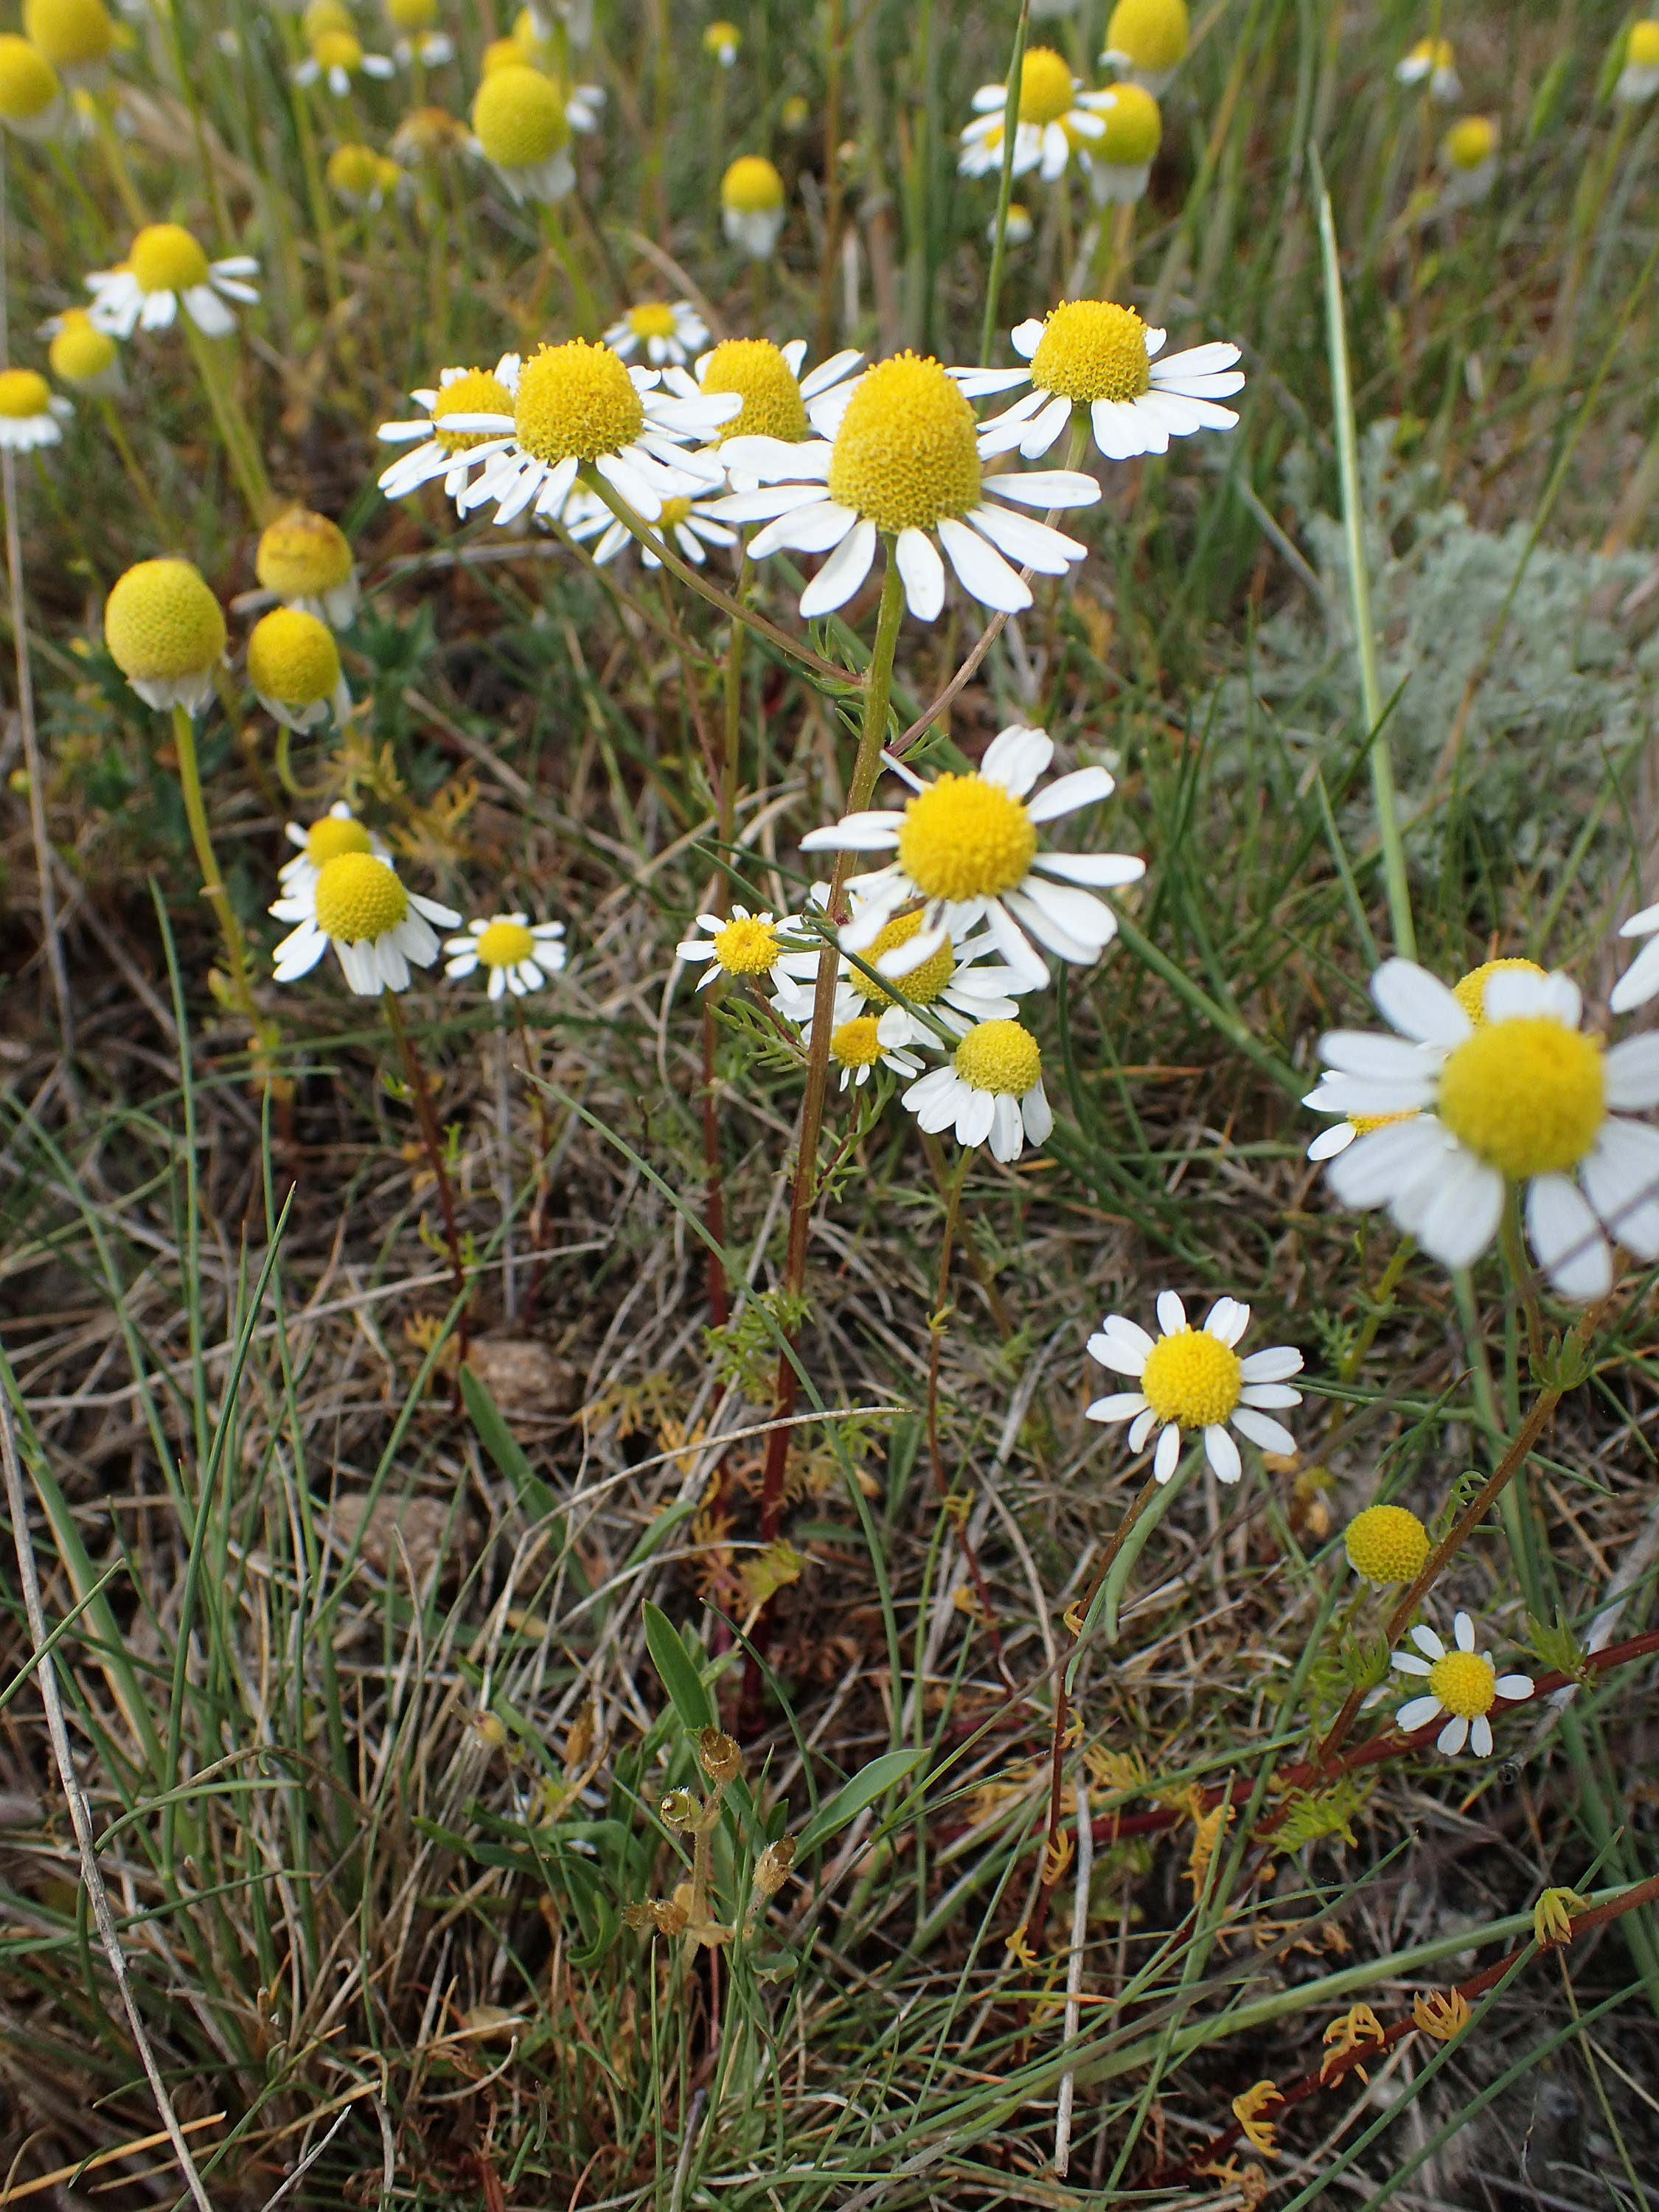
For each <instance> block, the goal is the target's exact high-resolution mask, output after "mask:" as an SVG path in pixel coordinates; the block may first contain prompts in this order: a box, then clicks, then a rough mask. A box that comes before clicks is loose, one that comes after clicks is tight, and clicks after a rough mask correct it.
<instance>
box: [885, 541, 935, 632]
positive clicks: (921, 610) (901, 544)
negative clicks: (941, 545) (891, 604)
mask: <svg viewBox="0 0 1659 2212" xmlns="http://www.w3.org/2000/svg"><path fill="white" fill-rule="evenodd" d="M893 558H894V559H895V561H896V562H897V563H898V572H899V574H900V575H901V577H902V579H903V580H904V601H905V605H907V606H908V608H909V610H910V611H911V613H912V614H913V615H915V617H916V619H917V621H918V622H933V621H934V620H935V619H936V618H937V617H938V615H939V609H940V608H941V607H942V606H943V605H945V563H944V562H943V561H941V560H940V559H939V553H938V550H937V549H936V548H935V546H934V544H933V540H932V539H931V538H929V537H927V534H926V532H923V531H920V530H901V531H900V532H899V534H898V538H897V541H896V544H895V545H894V547H893Z"/></svg>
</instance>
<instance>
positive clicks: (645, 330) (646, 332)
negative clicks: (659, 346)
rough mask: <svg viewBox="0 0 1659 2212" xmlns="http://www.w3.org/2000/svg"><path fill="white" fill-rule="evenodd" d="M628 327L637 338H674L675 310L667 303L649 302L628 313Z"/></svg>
mask: <svg viewBox="0 0 1659 2212" xmlns="http://www.w3.org/2000/svg"><path fill="white" fill-rule="evenodd" d="M628 327H629V330H630V331H633V333H634V335H635V337H636V338H671V337H673V335H674V310H673V309H672V308H671V307H669V306H668V304H667V303H666V301H662V300H647V301H642V302H641V305H640V306H639V307H630V308H629V311H628Z"/></svg>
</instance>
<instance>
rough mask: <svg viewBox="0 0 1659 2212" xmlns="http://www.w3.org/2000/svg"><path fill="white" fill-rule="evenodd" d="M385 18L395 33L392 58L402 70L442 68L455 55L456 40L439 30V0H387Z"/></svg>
mask: <svg viewBox="0 0 1659 2212" xmlns="http://www.w3.org/2000/svg"><path fill="white" fill-rule="evenodd" d="M437 21H438V0H386V22H387V25H388V26H389V27H390V28H391V30H392V33H393V40H394V42H393V45H392V59H393V60H394V61H395V62H396V63H397V64H398V67H399V68H400V69H413V68H414V66H415V64H416V62H418V63H419V64H420V65H421V67H422V69H441V68H442V67H443V65H444V64H445V63H446V62H449V61H453V59H454V58H455V41H454V40H453V39H452V38H451V37H450V36H449V35H448V33H447V32H444V31H440V30H438V29H437V28H436V27H435V26H436V24H437Z"/></svg>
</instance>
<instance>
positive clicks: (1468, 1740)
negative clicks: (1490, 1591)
mask: <svg viewBox="0 0 1659 2212" xmlns="http://www.w3.org/2000/svg"><path fill="white" fill-rule="evenodd" d="M1411 1641H1412V1643H1413V1644H1415V1645H1416V1646H1417V1649H1416V1650H1414V1651H1396V1652H1395V1655H1394V1664H1395V1670H1396V1672H1398V1673H1400V1674H1409V1675H1412V1676H1413V1677H1415V1678H1416V1679H1418V1680H1421V1682H1422V1684H1423V1694H1422V1695H1421V1696H1420V1697H1416V1698H1408V1699H1407V1701H1406V1703H1405V1704H1404V1705H1401V1707H1400V1709H1399V1711H1397V1712H1396V1713H1395V1726H1396V1727H1398V1728H1401V1729H1404V1730H1405V1731H1406V1733H1407V1735H1411V1734H1412V1733H1413V1732H1414V1731H1415V1730H1416V1729H1420V1728H1427V1727H1428V1725H1429V1723H1431V1721H1437V1720H1438V1719H1439V1717H1440V1716H1441V1715H1442V1713H1444V1714H1445V1715H1446V1716H1447V1718H1446V1725H1445V1726H1444V1728H1443V1729H1441V1731H1440V1733H1439V1735H1437V1736H1436V1738H1435V1740H1434V1747H1435V1749H1436V1750H1437V1751H1438V1752H1442V1753H1444V1755H1445V1756H1446V1757H1447V1758H1448V1759H1455V1757H1456V1756H1457V1753H1459V1752H1460V1751H1462V1748H1463V1747H1464V1745H1465V1744H1467V1745H1468V1747H1469V1749H1470V1750H1471V1751H1472V1752H1473V1753H1474V1756H1475V1757H1476V1758H1477V1759H1490V1758H1491V1757H1492V1722H1491V1719H1490V1718H1489V1716H1490V1714H1491V1712H1492V1707H1493V1706H1494V1705H1496V1704H1497V1702H1498V1699H1499V1698H1508V1699H1511V1700H1512V1701H1514V1702H1516V1703H1519V1702H1520V1701H1522V1699H1527V1698H1529V1697H1531V1695H1532V1677H1531V1675H1530V1674H1499V1673H1498V1669H1497V1668H1495V1667H1494V1666H1493V1665H1492V1654H1491V1652H1490V1651H1477V1650H1476V1649H1475V1630H1474V1621H1473V1620H1471V1619H1470V1618H1469V1616H1468V1613H1458V1614H1457V1615H1456V1616H1455V1618H1454V1620H1453V1621H1452V1649H1451V1650H1447V1649H1446V1646H1445V1644H1443V1642H1442V1641H1441V1639H1440V1638H1439V1637H1438V1636H1437V1635H1436V1633H1435V1632H1434V1631H1433V1629H1431V1628H1430V1627H1427V1626H1419V1627H1416V1628H1413V1631H1412V1632H1411Z"/></svg>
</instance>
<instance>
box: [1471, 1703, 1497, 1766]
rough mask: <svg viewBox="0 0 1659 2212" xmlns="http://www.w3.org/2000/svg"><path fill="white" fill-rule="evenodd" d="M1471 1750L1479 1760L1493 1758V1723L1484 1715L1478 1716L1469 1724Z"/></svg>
mask: <svg viewBox="0 0 1659 2212" xmlns="http://www.w3.org/2000/svg"><path fill="white" fill-rule="evenodd" d="M1469 1749H1470V1750H1471V1751H1472V1752H1473V1753H1474V1755H1475V1757H1476V1758H1477V1759H1490V1758H1491V1757H1492V1723H1491V1722H1490V1721H1489V1720H1488V1719H1487V1718H1486V1715H1485V1714H1484V1713H1480V1714H1477V1716H1476V1717H1475V1718H1474V1720H1473V1721H1471V1722H1470V1723H1469Z"/></svg>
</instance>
